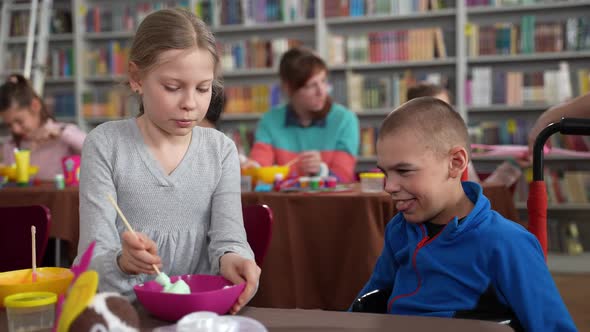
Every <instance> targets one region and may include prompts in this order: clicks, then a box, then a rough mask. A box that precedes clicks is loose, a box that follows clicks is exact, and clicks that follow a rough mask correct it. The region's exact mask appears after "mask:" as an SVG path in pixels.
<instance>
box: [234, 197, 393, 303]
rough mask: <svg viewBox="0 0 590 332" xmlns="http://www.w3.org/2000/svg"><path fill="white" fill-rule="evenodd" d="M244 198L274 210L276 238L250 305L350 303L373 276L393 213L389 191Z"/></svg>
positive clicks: (244, 200)
mask: <svg viewBox="0 0 590 332" xmlns="http://www.w3.org/2000/svg"><path fill="white" fill-rule="evenodd" d="M242 203H243V204H244V205H247V204H256V203H264V204H267V205H268V206H270V208H271V209H272V211H273V216H274V226H273V237H272V241H271V245H270V249H269V253H268V254H267V256H266V259H265V261H264V264H263V266H262V271H263V272H262V275H261V279H260V286H259V289H258V293H257V295H256V296H255V297H254V299H253V302H252V305H254V306H259V307H274V308H305V309H316V308H321V309H329V310H342V309H345V308H347V307H348V305H349V304H350V303H351V302H352V300H353V299H354V297H355V295H356V292H358V291H359V290H360V289H361V288H362V286H363V285H364V283H365V282H366V281H367V279H368V277H369V276H370V273H371V271H372V269H373V265H374V264H375V261H376V260H377V257H378V256H379V254H380V253H381V249H382V247H383V234H384V230H385V225H386V223H387V222H388V221H389V219H391V216H392V215H393V212H394V211H393V204H392V203H391V198H390V197H389V196H388V195H387V194H385V193H383V194H360V193H345V194H318V195H306V194H284V193H247V194H243V195H242Z"/></svg>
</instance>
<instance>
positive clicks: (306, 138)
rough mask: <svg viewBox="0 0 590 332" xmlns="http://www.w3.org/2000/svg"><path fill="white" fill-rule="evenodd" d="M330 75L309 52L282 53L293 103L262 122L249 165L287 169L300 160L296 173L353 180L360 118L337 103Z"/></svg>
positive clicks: (282, 73) (284, 82) (286, 88)
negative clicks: (289, 164)
mask: <svg viewBox="0 0 590 332" xmlns="http://www.w3.org/2000/svg"><path fill="white" fill-rule="evenodd" d="M327 73H328V67H327V66H326V63H325V62H324V60H322V59H321V58H320V57H319V56H317V55H316V54H315V53H313V52H312V51H311V50H309V49H306V48H303V47H296V48H292V49H290V50H289V51H287V52H285V54H283V56H282V58H281V62H280V64H279V76H280V78H281V84H282V87H283V91H285V93H286V94H287V96H288V98H289V101H288V103H287V104H286V105H281V106H278V107H276V108H274V109H272V110H270V111H268V112H266V113H265V114H264V115H263V117H262V119H261V120H260V121H259V122H258V127H257V129H256V136H255V142H254V146H253V147H252V151H251V152H250V159H251V162H250V163H246V164H245V165H244V167H247V166H251V165H258V166H271V165H284V164H287V163H289V162H290V161H292V160H294V159H295V158H298V159H297V163H296V164H295V165H294V166H292V167H291V169H292V170H293V169H296V172H293V171H292V173H291V175H295V174H294V173H296V174H297V175H299V176H315V175H317V176H327V175H332V176H335V177H337V178H338V180H339V181H341V182H352V181H354V168H355V165H356V156H357V154H358V151H359V144H360V143H359V121H358V118H357V116H356V114H354V113H353V112H351V111H349V110H348V109H346V108H345V107H344V106H342V105H339V104H336V103H333V102H332V100H331V99H330V97H329V95H328V81H327ZM252 161H253V162H254V163H252Z"/></svg>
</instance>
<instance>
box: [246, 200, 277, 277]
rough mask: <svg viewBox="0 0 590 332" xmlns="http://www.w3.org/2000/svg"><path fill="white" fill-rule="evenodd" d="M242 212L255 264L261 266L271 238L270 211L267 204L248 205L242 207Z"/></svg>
mask: <svg viewBox="0 0 590 332" xmlns="http://www.w3.org/2000/svg"><path fill="white" fill-rule="evenodd" d="M242 214H243V215H244V228H245V229H246V236H247V237H248V243H249V244H250V248H252V251H253V252H254V258H255V260H256V264H258V266H262V263H263V262H264V257H266V253H267V252H268V247H269V246H270V239H271V238H272V222H273V221H272V211H271V209H270V207H268V206H267V205H263V204H259V205H249V206H244V207H243V208H242Z"/></svg>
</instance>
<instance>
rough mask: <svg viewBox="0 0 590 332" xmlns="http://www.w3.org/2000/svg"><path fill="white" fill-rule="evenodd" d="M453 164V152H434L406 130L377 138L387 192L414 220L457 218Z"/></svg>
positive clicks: (437, 221) (378, 158)
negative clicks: (452, 200) (453, 198)
mask: <svg viewBox="0 0 590 332" xmlns="http://www.w3.org/2000/svg"><path fill="white" fill-rule="evenodd" d="M452 164H453V158H452V156H451V154H450V153H449V155H448V156H447V155H444V154H442V153H437V152H435V151H434V149H433V148H432V147H428V146H427V145H426V143H425V142H424V140H423V139H420V138H419V137H418V136H417V135H415V134H414V133H412V132H411V131H410V130H407V129H404V130H398V131H396V132H395V133H391V134H387V135H385V136H383V137H381V138H380V139H379V140H378V141H377V165H378V167H379V168H380V169H381V170H383V172H384V173H385V176H386V179H385V191H386V192H388V193H389V194H391V197H392V198H393V200H394V201H395V207H396V209H397V210H398V211H399V212H401V213H403V215H404V218H405V219H406V220H407V221H408V222H411V223H422V222H425V221H430V222H432V223H437V224H445V223H447V222H448V221H449V220H451V219H452V218H453V217H454V215H455V213H453V212H454V206H449V205H451V204H452V203H451V202H450V201H449V199H450V198H449V196H450V195H449V194H450V193H452V192H453V190H455V189H454V188H456V183H457V181H456V180H457V179H455V178H453V177H451V176H450V172H449V171H450V169H451V168H452ZM451 196H452V195H451Z"/></svg>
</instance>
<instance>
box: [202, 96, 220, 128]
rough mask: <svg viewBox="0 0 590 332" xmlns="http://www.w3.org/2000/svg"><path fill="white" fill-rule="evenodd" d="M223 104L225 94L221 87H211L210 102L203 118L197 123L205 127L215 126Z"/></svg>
mask: <svg viewBox="0 0 590 332" xmlns="http://www.w3.org/2000/svg"><path fill="white" fill-rule="evenodd" d="M224 105H225V94H224V93H223V88H221V87H213V92H212V94H211V103H210V104H209V108H208V109H207V113H206V114H205V118H204V119H203V120H202V121H201V122H200V123H199V126H201V127H206V128H217V122H219V118H220V117H221V113H222V112H223V107H224Z"/></svg>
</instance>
